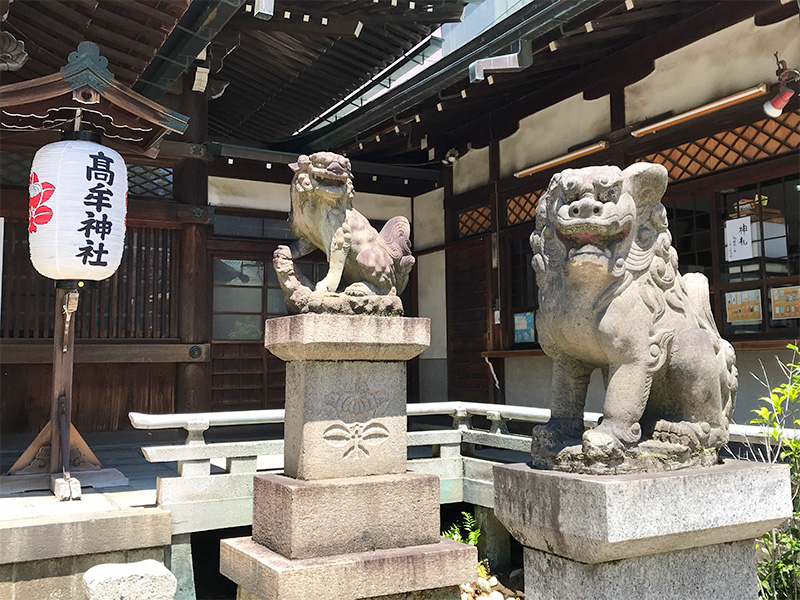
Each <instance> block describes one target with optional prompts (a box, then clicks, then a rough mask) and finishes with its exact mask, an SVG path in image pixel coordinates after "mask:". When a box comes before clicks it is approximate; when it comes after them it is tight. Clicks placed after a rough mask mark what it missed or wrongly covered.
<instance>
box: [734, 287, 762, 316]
mask: <svg viewBox="0 0 800 600" xmlns="http://www.w3.org/2000/svg"><path fill="white" fill-rule="evenodd" d="M725 309H726V313H727V315H728V323H733V324H734V325H744V324H748V323H761V321H762V311H761V290H742V291H741V292H728V293H726V294H725Z"/></svg>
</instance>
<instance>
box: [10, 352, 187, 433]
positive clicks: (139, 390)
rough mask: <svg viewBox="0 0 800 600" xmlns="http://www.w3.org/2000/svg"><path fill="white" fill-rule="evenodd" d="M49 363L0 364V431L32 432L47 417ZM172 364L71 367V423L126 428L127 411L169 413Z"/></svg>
mask: <svg viewBox="0 0 800 600" xmlns="http://www.w3.org/2000/svg"><path fill="white" fill-rule="evenodd" d="M51 386H52V367H51V366H50V365H4V367H3V369H2V377H0V396H2V398H3V401H2V402H0V431H2V432H4V433H8V432H14V433H21V432H28V433H35V432H37V431H39V430H40V429H41V428H42V427H44V425H45V424H46V423H47V420H48V419H49V418H50V394H51V393H52V390H51ZM174 390H175V365H174V364H103V365H97V364H91V365H90V364H83V365H77V364H76V365H75V368H74V378H73V388H72V398H73V400H72V422H73V423H74V424H75V427H76V428H77V429H78V430H79V431H81V432H87V431H110V430H119V429H128V428H130V424H129V421H128V412H130V411H137V412H144V413H171V412H173V398H174V393H175V392H174Z"/></svg>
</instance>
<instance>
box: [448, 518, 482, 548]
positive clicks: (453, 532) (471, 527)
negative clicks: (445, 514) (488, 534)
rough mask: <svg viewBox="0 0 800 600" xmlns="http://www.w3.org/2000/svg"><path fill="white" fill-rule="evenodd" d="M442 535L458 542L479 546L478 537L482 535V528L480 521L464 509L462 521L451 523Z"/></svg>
mask: <svg viewBox="0 0 800 600" xmlns="http://www.w3.org/2000/svg"><path fill="white" fill-rule="evenodd" d="M442 535H443V536H444V537H446V538H450V539H451V540H455V541H457V542H462V543H464V544H469V545H470V546H477V545H478V538H479V537H481V530H480V529H479V528H478V522H477V521H476V520H475V517H473V516H472V515H471V514H469V513H468V512H466V511H463V512H462V513H461V523H458V522H457V521H456V522H455V523H453V524H451V525H450V527H448V528H447V529H445V530H444V531H443V532H442Z"/></svg>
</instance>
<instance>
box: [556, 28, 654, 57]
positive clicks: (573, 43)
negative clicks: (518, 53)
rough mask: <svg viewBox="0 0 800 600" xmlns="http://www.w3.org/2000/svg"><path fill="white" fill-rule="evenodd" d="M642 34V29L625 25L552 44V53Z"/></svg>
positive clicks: (563, 39) (571, 37) (574, 36)
mask: <svg viewBox="0 0 800 600" xmlns="http://www.w3.org/2000/svg"><path fill="white" fill-rule="evenodd" d="M641 33H642V30H641V28H637V27H633V26H631V25H623V26H622V27H615V28H614V29H605V30H603V31H595V32H593V33H581V34H578V35H573V36H570V37H565V38H561V39H560V40H555V41H552V42H550V51H551V52H555V51H557V50H567V49H573V50H574V49H575V48H585V47H586V46H592V45H594V44H596V43H597V42H605V41H614V40H619V39H622V38H625V37H628V36H632V35H637V36H641Z"/></svg>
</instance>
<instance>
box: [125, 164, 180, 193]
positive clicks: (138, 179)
mask: <svg viewBox="0 0 800 600" xmlns="http://www.w3.org/2000/svg"><path fill="white" fill-rule="evenodd" d="M128 193H129V194H130V195H131V196H155V197H158V198H172V169H171V168H169V167H151V166H149V165H128Z"/></svg>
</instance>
